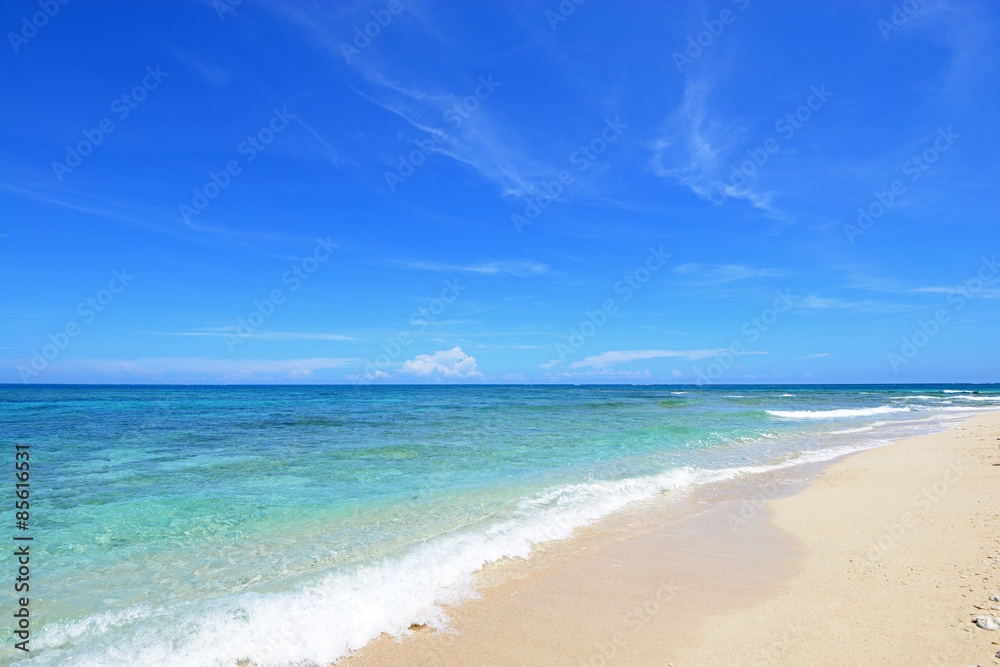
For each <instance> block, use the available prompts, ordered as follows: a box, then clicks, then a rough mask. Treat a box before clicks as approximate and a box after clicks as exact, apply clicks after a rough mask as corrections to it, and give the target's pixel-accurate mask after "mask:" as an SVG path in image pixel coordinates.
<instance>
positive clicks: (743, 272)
mask: <svg viewBox="0 0 1000 667" xmlns="http://www.w3.org/2000/svg"><path fill="white" fill-rule="evenodd" d="M674 270H675V271H676V272H677V273H679V274H681V275H683V276H687V277H690V278H692V279H695V280H698V281H699V282H702V283H704V284H720V283H728V282H733V281H735V280H746V279H748V278H779V277H782V276H787V275H789V273H788V271H782V270H780V269H755V268H753V267H750V266H742V265H740V264H694V263H689V264H681V265H680V266H678V267H677V268H676V269H674Z"/></svg>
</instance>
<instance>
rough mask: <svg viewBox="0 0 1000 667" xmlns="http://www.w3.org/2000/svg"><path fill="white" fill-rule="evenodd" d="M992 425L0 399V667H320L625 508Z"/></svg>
mask: <svg viewBox="0 0 1000 667" xmlns="http://www.w3.org/2000/svg"><path fill="white" fill-rule="evenodd" d="M996 409H1000V386H997V385H905V386H883V385H880V386H845V385H837V386H815V385H812V386H801V385H794V386H774V385H770V386H712V387H693V386H676V385H671V386H578V387H576V386H544V387H535V386H371V387H342V386H296V387H289V386H266V387H265V386H244V387H239V386H235V387H216V386H211V387H210V386H10V385H7V386H0V440H2V444H3V448H4V449H3V451H4V452H6V454H5V456H6V457H7V460H8V464H9V465H10V469H11V471H12V472H11V473H10V474H9V475H8V486H9V489H8V491H5V492H4V493H8V494H9V495H10V501H9V504H8V507H10V508H11V510H12V509H13V494H14V479H13V467H14V466H13V461H14V451H15V445H19V444H20V445H29V447H30V450H29V451H30V454H31V459H30V463H31V494H32V496H31V501H32V502H31V525H30V530H29V532H28V534H30V535H31V536H33V537H34V541H33V542H32V545H31V554H32V560H31V567H32V574H31V577H32V578H31V583H30V585H31V592H30V598H31V609H32V618H31V621H32V626H31V627H32V636H31V646H32V651H31V653H30V654H24V653H21V652H18V651H15V650H14V649H13V648H12V646H13V643H14V638H13V635H12V627H11V626H12V623H11V622H10V621H9V620H8V622H7V623H4V624H3V627H2V628H0V637H2V639H3V649H2V659H0V664H5V665H6V664H15V663H16V664H24V665H32V666H36V665H37V666H41V665H53V666H55V665H59V666H64V665H74V666H77V667H86V666H89V665H144V666H148V665H164V666H171V665H178V666H181V665H183V666H185V667H189V666H192V665H227V666H232V665H235V664H236V663H237V661H238V660H242V659H247V658H249V659H252V660H254V661H256V662H257V663H258V664H261V665H279V664H280V665H287V664H288V663H289V662H290V661H291V662H293V663H294V662H296V661H305V664H309V662H310V661H311V662H315V663H319V664H326V663H327V662H329V661H331V660H334V659H335V658H337V657H338V656H341V655H343V654H344V653H345V652H347V651H349V650H351V649H353V648H358V647H360V646H363V645H364V644H365V643H367V642H368V641H369V640H370V639H372V638H373V637H375V636H377V635H378V634H379V633H381V632H390V633H396V634H399V633H403V632H405V631H406V628H408V627H409V626H410V624H412V623H427V624H429V625H431V626H433V627H440V626H441V625H442V624H443V623H444V622H445V620H446V619H445V617H444V614H443V612H442V610H441V608H440V607H439V606H438V605H439V604H440V603H442V602H446V601H447V602H455V601H458V600H461V599H463V598H464V597H465V596H467V595H468V594H469V582H470V579H471V575H472V574H473V573H474V572H476V571H477V570H479V569H480V568H481V567H482V566H483V565H484V564H485V563H487V562H491V561H495V560H498V559H500V558H502V557H504V556H520V557H525V556H528V554H529V552H530V549H531V547H532V545H534V544H538V543H540V542H544V541H547V540H556V539H561V538H564V537H566V536H568V535H569V534H570V533H571V532H572V531H573V530H574V529H575V528H577V527H580V526H584V525H586V524H589V523H592V522H594V521H596V520H598V519H600V518H601V517H604V516H607V515H608V514H610V513H612V512H614V511H616V510H619V509H621V508H622V507H624V506H626V505H627V504H628V503H630V502H633V501H637V500H642V499H648V498H651V497H653V496H655V495H657V494H661V493H673V494H684V493H689V492H690V491H693V490H696V489H697V488H698V487H699V485H702V484H706V483H710V482H716V481H721V480H727V479H736V480H741V479H746V480H748V481H750V482H751V483H752V479H753V475H754V474H755V473H760V472H765V471H768V470H773V469H777V468H780V467H787V466H791V465H795V464H797V463H802V462H809V461H824V460H829V459H832V458H835V457H836V456H839V455H842V454H844V453H847V452H850V451H856V450H859V449H864V448H869V447H875V446H878V445H880V444H884V443H886V442H888V441H889V440H891V439H893V438H898V437H902V436H907V435H912V434H919V433H926V432H931V431H935V430H940V429H942V428H944V427H946V426H947V424H948V423H950V422H952V421H953V420H956V419H960V418H962V417H965V416H968V415H972V414H976V413H977V412H980V411H985V410H996ZM5 516H7V517H8V527H7V530H8V533H9V535H10V536H13V535H14V534H15V533H17V532H18V531H17V530H16V529H15V527H14V512H13V511H9V512H8V513H6V514H5ZM11 544H13V542H11ZM4 562H6V563H7V567H6V569H5V570H3V571H0V577H9V578H10V579H11V580H12V579H13V576H14V575H13V573H14V568H15V565H14V564H13V562H14V558H13V557H12V556H8V557H7V558H6V559H4ZM5 588H7V590H8V594H7V600H6V601H5V602H4V604H5V605H6V607H5V608H8V609H11V608H12V607H13V604H14V601H15V595H14V593H13V592H11V589H10V588H9V587H7V585H6V584H5ZM7 618H8V619H10V618H11V616H10V615H9V614H7Z"/></svg>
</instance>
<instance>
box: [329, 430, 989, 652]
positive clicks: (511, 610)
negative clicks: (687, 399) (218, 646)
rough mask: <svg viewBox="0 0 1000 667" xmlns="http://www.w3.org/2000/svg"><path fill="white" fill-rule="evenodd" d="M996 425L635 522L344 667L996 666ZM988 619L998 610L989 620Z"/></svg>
mask: <svg viewBox="0 0 1000 667" xmlns="http://www.w3.org/2000/svg"><path fill="white" fill-rule="evenodd" d="M994 464H1000V413H990V414H984V415H980V416H977V417H975V418H972V419H970V420H967V421H965V422H964V423H961V424H959V425H958V426H955V427H952V428H951V429H950V430H948V431H946V432H944V433H939V434H934V435H928V436H919V437H914V438H907V439H904V440H899V441H897V442H895V443H893V444H890V445H886V446H883V447H879V448H876V449H872V450H868V451H864V452H860V453H857V454H853V455H850V456H847V457H844V458H842V459H840V460H838V461H836V462H834V463H832V464H831V465H829V466H827V467H825V468H820V467H818V466H811V467H810V466H803V467H801V469H793V470H785V471H781V472H780V473H775V474H773V475H769V476H762V477H760V478H756V479H755V480H754V481H753V482H752V485H751V486H745V485H744V486H742V487H735V488H715V489H708V490H705V491H703V492H702V493H700V494H699V495H697V496H692V497H684V498H676V497H674V498H663V499H658V500H657V501H654V502H648V503H643V504H641V505H640V506H637V507H632V508H629V509H628V510H626V511H623V512H621V513H619V514H617V515H615V516H614V517H611V518H609V519H608V520H607V521H604V522H602V523H601V524H599V525H598V526H595V527H593V528H591V529H588V530H585V531H582V532H581V533H580V534H579V535H577V536H575V537H574V538H572V539H570V540H566V541H564V542H562V543H557V544H553V545H549V546H547V547H545V548H543V549H540V550H539V553H538V554H536V555H535V556H534V557H533V558H531V559H530V560H529V561H508V562H504V563H499V564H495V565H492V566H490V567H488V568H486V569H485V570H484V571H483V573H482V574H481V575H480V577H479V579H478V582H477V588H478V590H479V592H480V595H481V597H480V598H479V599H476V600H471V601H468V602H466V603H464V604H462V605H460V606H457V607H452V608H449V609H448V615H449V616H450V617H451V621H450V623H449V628H448V630H447V631H445V632H437V631H435V630H431V629H427V628H414V629H413V631H412V633H411V636H410V637H404V638H402V640H396V639H393V638H389V637H385V636H383V637H381V638H379V639H377V640H375V641H374V642H372V643H371V644H369V645H368V646H366V647H365V648H364V649H362V650H361V651H358V652H357V653H356V655H355V656H352V657H351V658H349V659H345V660H341V661H340V662H339V663H338V664H346V665H351V666H352V667H355V666H367V665H595V666H597V665H670V664H673V665H770V664H774V665H780V664H796V665H954V664H961V665H968V664H978V665H987V664H1000V660H998V659H997V658H995V657H994V656H995V654H996V653H997V651H998V650H1000V631H998V632H990V631H986V630H981V629H979V628H978V627H975V626H974V624H973V623H972V619H973V618H975V616H976V615H981V614H986V615H991V616H994V617H997V616H1000V602H990V601H989V600H988V598H989V596H990V595H1000V465H994ZM991 607H993V608H995V610H991Z"/></svg>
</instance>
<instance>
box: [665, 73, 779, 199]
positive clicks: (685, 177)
mask: <svg viewBox="0 0 1000 667" xmlns="http://www.w3.org/2000/svg"><path fill="white" fill-rule="evenodd" d="M713 87H714V86H713V84H712V83H711V81H709V80H708V79H707V78H694V77H692V78H690V79H688V82H687V85H686V86H685V89H684V97H683V98H682V100H681V103H680V104H679V105H678V107H677V108H676V109H675V110H674V111H673V112H672V113H671V114H670V115H669V116H668V117H667V119H666V121H665V122H664V126H663V133H662V134H661V135H660V136H659V137H657V138H655V139H654V140H652V141H651V142H649V144H648V148H649V149H650V151H651V152H652V167H653V172H654V173H655V174H656V175H658V176H660V177H662V178H665V179H667V180H669V181H673V182H675V183H677V184H678V185H681V186H683V187H686V188H688V189H690V190H691V191H692V192H694V193H695V194H696V195H698V196H699V197H702V198H704V199H708V200H709V201H712V202H714V203H717V204H721V203H723V202H724V201H725V200H726V199H743V200H745V201H747V202H748V203H749V204H750V205H751V206H753V207H755V208H758V209H761V210H763V211H766V212H767V213H769V214H771V215H773V216H775V217H783V216H781V214H780V213H779V212H778V211H777V210H776V209H775V208H774V207H773V206H772V204H771V199H772V197H773V196H774V193H773V192H766V191H763V192H762V191H758V190H756V189H754V188H753V187H752V180H753V179H745V180H746V182H745V183H744V182H742V181H743V180H744V179H736V180H734V179H731V178H730V172H731V169H732V167H733V166H734V164H735V162H736V160H735V153H736V152H737V151H738V149H739V148H741V147H742V146H743V144H744V139H745V135H746V131H745V130H744V128H742V127H740V126H738V125H736V124H734V123H731V122H729V121H727V120H725V119H716V118H714V117H713V116H712V115H711V113H710V111H709V109H708V105H709V97H710V95H711V93H712V91H713ZM737 181H739V182H737Z"/></svg>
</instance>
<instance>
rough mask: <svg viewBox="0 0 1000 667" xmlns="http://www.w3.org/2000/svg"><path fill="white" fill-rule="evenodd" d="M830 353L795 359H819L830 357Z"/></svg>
mask: <svg viewBox="0 0 1000 667" xmlns="http://www.w3.org/2000/svg"><path fill="white" fill-rule="evenodd" d="M829 356H830V353H829V352H820V353H818V354H809V355H806V356H804V357H795V358H796V359H819V358H820V357H829Z"/></svg>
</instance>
